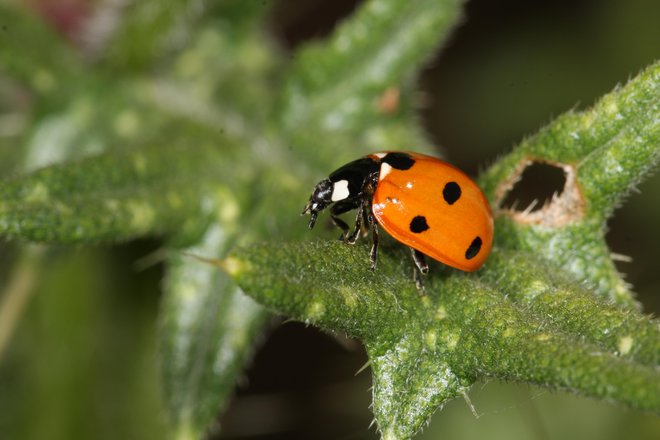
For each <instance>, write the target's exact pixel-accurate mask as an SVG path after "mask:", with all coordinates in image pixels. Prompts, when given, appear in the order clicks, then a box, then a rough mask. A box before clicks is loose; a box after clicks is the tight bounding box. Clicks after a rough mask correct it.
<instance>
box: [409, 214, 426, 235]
mask: <svg viewBox="0 0 660 440" xmlns="http://www.w3.org/2000/svg"><path fill="white" fill-rule="evenodd" d="M428 228H429V225H428V223H426V217H424V216H423V215H418V216H415V218H413V219H412V221H411V222H410V231H411V232H414V233H415V234H421V233H422V232H424V231H426V230H427V229H428Z"/></svg>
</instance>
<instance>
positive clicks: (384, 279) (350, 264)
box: [0, 0, 660, 439]
mask: <svg viewBox="0 0 660 440" xmlns="http://www.w3.org/2000/svg"><path fill="white" fill-rule="evenodd" d="M147 5H148V6H147ZM460 6H461V3H460V2H458V1H453V0H423V1H419V2H416V3H415V5H414V6H411V5H410V2H407V1H399V0H371V1H368V2H366V3H365V4H364V5H363V6H361V7H360V9H359V10H358V11H357V12H356V13H355V14H354V15H353V16H352V17H351V18H350V19H348V20H347V21H345V22H344V23H343V24H342V25H341V26H339V27H338V28H337V30H336V31H335V32H334V33H333V35H332V36H331V37H330V38H329V39H328V40H326V41H321V42H316V43H312V44H309V45H307V46H306V47H304V48H303V49H301V50H299V51H298V52H297V54H296V57H295V58H294V60H293V61H292V62H289V63H287V61H286V60H285V57H284V56H283V55H282V54H281V53H280V52H279V51H278V50H277V49H276V48H274V47H272V46H271V45H270V43H269V41H268V39H267V38H265V36H264V35H263V32H262V30H261V27H260V19H261V18H262V17H263V14H264V12H265V10H266V8H264V7H263V5H262V4H261V2H252V3H249V6H246V3H245V2H241V1H238V0H236V1H224V2H219V3H218V4H217V5H215V6H209V8H210V10H209V11H207V15H208V16H209V17H213V18H212V19H208V20H207V19H205V18H204V17H203V16H202V15H199V16H195V11H191V10H188V9H187V8H188V5H187V3H186V2H174V3H168V5H167V7H165V6H158V3H147V2H145V3H144V6H141V5H137V4H136V6H135V10H134V11H132V13H131V14H130V15H129V16H128V17H129V19H127V20H125V21H124V22H122V24H121V29H120V31H118V32H116V37H115V38H116V41H113V42H112V43H113V44H111V45H109V46H108V48H107V55H106V56H105V57H103V58H102V59H101V60H100V61H98V62H97V63H96V64H95V65H94V66H93V67H91V68H90V70H89V71H87V70H86V69H87V68H86V66H85V64H84V62H83V61H82V60H81V58H80V57H79V56H78V55H77V54H75V53H73V52H72V50H71V49H70V48H69V47H68V46H67V45H65V44H62V43H60V42H58V39H57V38H56V37H54V36H52V35H50V33H49V32H48V31H47V30H46V29H45V28H44V27H43V25H42V24H41V23H39V22H38V21H36V20H34V19H32V18H31V17H30V16H29V15H27V14H25V13H24V12H21V11H19V10H17V9H16V8H15V7H10V6H7V5H2V6H0V13H1V15H2V17H5V19H6V20H7V22H8V23H10V25H7V29H5V30H4V34H3V35H5V36H4V37H3V38H4V43H3V44H2V46H0V60H1V61H2V66H3V73H4V74H5V75H6V77H7V78H9V79H10V80H11V81H13V82H16V83H19V84H20V85H21V86H22V87H24V88H25V89H27V90H28V91H29V92H30V93H31V94H33V96H34V97H35V98H34V100H33V105H32V106H31V107H30V108H29V109H28V110H27V111H24V112H21V114H20V115H21V118H22V119H21V120H22V123H23V125H24V126H25V127H27V128H25V129H24V130H21V131H19V133H18V134H17V135H16V136H14V137H13V138H10V142H14V143H22V144H23V145H26V146H27V148H25V149H24V150H23V151H22V152H21V153H22V154H16V153H6V154H5V156H6V157H5V158H4V163H6V164H11V166H9V165H6V168H7V169H23V170H24V172H23V173H20V174H18V175H14V176H10V177H6V178H5V179H4V180H3V181H2V183H1V184H0V232H1V233H2V234H3V236H5V237H8V238H18V239H21V240H24V241H35V242H45V243H50V244H66V245H73V244H92V243H117V242H122V241H127V240H131V239H134V238H137V237H144V236H159V237H162V238H163V240H164V242H165V245H164V250H163V251H162V252H161V253H160V254H159V256H160V258H163V259H164V261H165V265H166V268H167V274H166V281H165V286H164V297H163V299H162V307H161V311H160V322H161V326H160V332H159V337H160V339H161V365H162V373H163V381H162V383H163V388H164V396H165V400H166V406H167V409H168V410H169V415H170V423H171V427H172V428H171V431H172V435H173V436H174V437H176V438H198V437H200V436H202V435H203V433H204V432H205V431H206V430H207V428H208V426H209V424H210V423H211V421H212V420H213V418H214V416H215V414H216V413H217V412H218V410H219V408H221V407H223V406H224V405H225V404H226V402H227V399H228V397H229V396H230V395H231V392H232V390H233V387H234V383H235V382H236V379H237V377H238V376H239V375H240V374H241V371H242V369H243V367H244V365H245V363H246V362H247V360H248V359H249V357H250V354H251V352H252V350H253V344H254V340H255V339H256V337H257V335H258V333H259V332H260V330H261V328H262V326H263V324H264V322H265V319H266V318H267V316H268V312H267V311H266V309H265V308H264V307H263V306H266V307H267V308H268V309H269V310H271V311H275V312H278V313H281V314H283V315H285V316H289V317H293V318H294V319H298V320H301V321H304V322H308V323H312V324H315V325H318V326H320V327H322V328H324V329H327V330H330V331H343V332H346V333H347V334H349V335H351V336H354V337H357V338H358V339H360V340H361V341H362V342H363V343H364V344H365V346H366V348H367V351H368V353H369V357H370V365H371V368H372V371H373V374H374V407H373V410H374V413H375V416H376V421H377V424H378V428H379V430H380V432H381V433H382V436H383V438H387V439H394V438H409V437H411V436H413V435H414V434H415V432H417V431H418V430H419V428H420V427H421V426H422V425H423V423H424V422H425V421H427V420H428V418H429V417H430V415H431V414H432V413H433V412H434V411H435V410H436V409H437V408H438V407H439V406H441V405H442V404H443V403H444V402H446V401H447V400H448V399H451V398H454V397H456V396H458V395H461V394H463V395H465V394H466V393H467V391H468V389H469V387H470V385H471V384H472V383H474V381H475V380H476V379H478V378H482V377H495V378H499V379H504V380H514V381H522V382H529V383H536V384H540V385H542V386H545V387H548V388H551V389H567V390H571V391H573V392H576V393H579V394H584V395H587V396H593V397H597V398H600V399H605V400H609V401H613V402H617V403H620V404H622V405H627V406H630V407H633V408H638V409H643V410H648V411H653V412H658V411H659V410H660V400H659V399H660V389H659V388H660V380H659V379H660V377H658V361H659V359H658V358H659V357H660V334H659V332H660V331H659V330H658V323H657V321H655V320H653V319H651V318H649V317H647V316H644V315H643V314H642V313H641V312H640V311H639V310H638V308H639V307H638V305H637V303H636V302H635V300H634V298H633V296H632V294H631V293H630V291H629V289H628V286H627V285H626V284H625V283H624V282H623V281H622V280H621V277H620V276H619V274H618V273H617V272H616V270H615V268H614V266H613V264H612V261H611V258H610V252H609V250H608V248H607V246H606V244H605V241H604V227H605V221H606V220H607V218H608V217H609V216H610V215H611V214H612V211H613V210H614V208H615V207H616V206H617V205H618V204H619V203H621V200H622V198H623V197H624V196H625V195H626V194H627V193H628V192H629V191H630V190H631V189H632V188H634V186H635V185H636V184H637V183H638V182H640V180H641V179H642V177H643V176H644V175H645V174H646V173H648V172H649V170H651V168H652V167H653V166H654V165H655V164H656V162H657V160H658V157H659V152H660V126H659V125H658V120H660V104H659V103H658V98H657V97H658V96H660V65H658V64H655V65H652V66H650V67H648V68H647V69H646V70H644V71H643V72H641V73H640V74H639V75H638V76H637V77H636V78H634V79H632V80H631V81H629V82H628V83H627V84H626V85H625V86H622V87H621V88H619V89H617V90H615V91H614V92H612V93H610V94H608V95H606V96H605V97H603V98H602V99H600V100H599V101H598V102H597V103H596V104H595V105H594V106H593V108H591V109H589V110H587V111H584V112H569V113H567V114H565V115H563V116H560V117H559V118H557V119H556V120H555V121H553V122H552V123H550V124H549V125H548V126H546V127H545V128H543V129H542V130H541V131H539V132H538V133H537V134H536V135H534V136H531V137H529V138H528V139H526V140H525V141H524V142H522V143H521V144H520V145H519V146H518V147H516V148H515V149H514V150H513V151H512V152H511V153H509V154H507V155H505V156H503V157H501V158H500V159H499V160H498V161H497V162H496V163H495V164H493V165H492V166H491V167H489V168H488V169H487V170H486V171H485V172H484V173H482V174H481V176H480V177H479V181H480V183H481V185H482V187H483V188H484V190H485V193H486V195H487V196H488V198H489V200H490V201H491V203H492V205H493V207H495V208H496V213H497V223H496V234H497V235H496V247H495V248H494V250H493V254H492V256H491V258H490V260H489V262H488V263H487V265H486V267H485V268H484V269H483V270H481V271H480V272H479V273H477V274H473V275H465V274H460V273H457V272H455V271H450V270H445V271H434V272H433V274H432V275H431V276H430V277H429V279H428V281H427V291H428V295H427V296H425V297H420V296H419V295H418V293H417V291H416V290H415V288H414V285H413V283H412V282H411V279H410V272H411V267H410V264H409V262H408V260H407V258H402V256H401V253H400V252H399V251H397V250H394V249H387V250H386V251H384V252H382V253H381V258H380V262H379V268H378V271H377V272H375V273H371V272H369V271H368V270H366V267H367V264H366V255H367V250H366V248H365V247H364V246H356V247H354V248H353V247H347V246H343V245H341V244H339V243H336V242H331V241H325V240H322V241H310V240H309V239H308V237H309V236H305V240H302V239H301V237H302V236H303V235H302V234H303V233H304V232H306V231H305V229H304V228H301V227H300V222H299V218H298V216H297V213H298V212H299V211H300V209H301V207H302V204H304V201H305V200H306V197H307V195H308V191H309V189H310V188H311V184H313V183H314V182H316V181H317V180H318V177H319V176H323V175H325V174H327V172H328V171H330V170H331V169H333V166H332V165H331V164H334V165H339V164H341V163H344V162H346V161H348V160H351V159H354V158H355V157H357V156H359V155H361V154H364V153H366V152H369V151H373V150H376V149H383V145H391V146H396V145H406V146H415V147H416V148H417V149H419V151H425V152H428V151H430V146H429V142H428V141H427V140H426V138H425V136H424V134H423V132H422V130H421V129H420V127H419V124H418V122H417V120H416V116H415V101H414V91H415V79H416V75H417V73H418V71H419V69H420V68H421V66H423V64H424V62H425V61H426V60H427V59H428V58H429V57H430V55H431V54H432V53H433V51H434V50H435V49H436V48H437V47H438V45H439V44H440V43H442V41H444V39H445V38H446V36H447V35H448V33H449V31H450V30H451V27H452V26H453V25H454V24H455V22H456V20H457V19H458V17H459V9H460ZM141 8H145V10H142V9H141ZM147 9H148V11H149V13H148V14H147V13H146V12H145V11H146V10H147ZM154 14H155V15H154ZM186 14H188V16H189V17H190V18H189V22H187V23H185V25H186V26H189V28H192V27H193V26H197V27H198V28H199V29H198V30H197V31H196V32H194V33H191V34H190V35H191V36H192V39H191V41H190V44H189V45H188V46H186V47H185V49H184V48H182V47H180V46H177V41H179V40H177V39H176V38H173V37H172V35H167V34H166V33H165V32H164V31H165V30H169V31H172V32H173V31H174V30H176V28H177V25H180V23H179V20H180V17H181V16H182V15H186ZM145 17H148V19H147V18H145ZM154 17H156V18H154ZM217 17H221V18H217ZM137 34H139V35H140V38H139V43H140V44H131V42H132V41H133V38H134V35H137ZM8 36H9V37H10V38H11V41H18V40H20V41H27V42H28V44H30V45H33V46H30V47H28V48H26V47H23V46H21V47H19V46H17V45H14V44H7V42H8V41H10V40H9V39H8V38H9V37H8ZM27 36H31V37H32V38H28V37H27ZM44 47H48V50H44V49H43V48H44ZM163 54H165V55H163ZM218 54H223V56H222V57H219V56H218ZM92 55H93V51H92V52H90V56H92ZM225 57H226V58H225ZM227 58H231V59H232V60H233V62H232V63H227V62H226V59H227ZM63 60H66V61H65V62H64V61H63ZM154 65H158V66H166V68H162V69H161V71H160V72H161V73H158V74H153V73H152V71H151V66H154ZM83 72H84V74H83ZM80 78H82V80H81V79H80ZM246 85H248V86H246ZM108 90H112V93H108ZM273 90H275V91H276V93H273ZM387 90H397V91H399V93H400V96H401V97H400V103H399V107H398V108H397V109H396V111H394V112H388V111H383V109H382V107H379V105H378V102H379V99H380V98H381V97H382V96H383V93H385V92H386V91H387ZM49 155H50V156H49ZM46 156H47V157H48V160H49V161H50V162H58V163H56V164H53V165H50V166H47V167H45V168H41V166H42V165H43V164H44V160H43V159H42V158H43V157H46ZM535 161H536V162H546V163H550V164H552V165H553V166H556V167H560V168H562V169H563V170H564V171H565V175H566V185H565V187H564V189H563V191H562V194H561V196H560V197H559V198H558V199H556V200H554V201H553V202H552V203H551V204H550V205H548V206H547V207H546V208H544V209H542V210H540V211H537V212H535V213H531V214H530V213H524V212H523V213H520V212H513V211H506V210H503V209H500V207H501V203H502V200H503V199H504V197H505V196H506V194H507V191H508V190H509V189H510V187H511V186H512V185H513V182H514V181H515V179H516V178H517V177H518V176H520V174H521V173H522V171H523V169H524V168H525V167H526V166H527V165H529V164H530V163H532V162H535ZM292 164H295V165H292ZM301 201H302V203H301ZM275 237H277V238H275ZM19 252H20V253H21V256H20V257H19V258H18V259H17V261H18V262H17V263H16V265H17V268H16V272H15V273H16V275H15V276H14V280H20V279H21V277H24V276H25V274H26V273H32V272H34V271H38V268H39V266H40V265H41V264H44V263H43V262H44V261H45V259H44V256H43V250H37V251H35V250H33V248H25V249H23V248H22V247H21V249H20V251H19ZM191 255H193V256H201V257H205V258H210V259H214V263H217V264H215V265H214V264H207V263H206V262H203V261H200V260H199V259H198V258H195V257H193V256H191ZM216 265H219V266H222V267H223V268H224V270H219V269H218V267H216ZM10 285H11V286H14V285H15V284H10ZM8 291H9V292H10V293H11V292H15V291H19V292H20V291H22V292H24V291H25V288H22V289H14V288H12V289H8ZM246 294H247V295H246ZM6 295H9V294H6ZM255 300H256V302H255ZM260 304H261V305H260Z"/></svg>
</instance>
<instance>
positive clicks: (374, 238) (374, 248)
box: [367, 209, 378, 270]
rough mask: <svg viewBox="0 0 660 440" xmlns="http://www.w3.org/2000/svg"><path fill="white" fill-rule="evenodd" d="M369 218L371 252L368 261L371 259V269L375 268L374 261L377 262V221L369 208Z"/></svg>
mask: <svg viewBox="0 0 660 440" xmlns="http://www.w3.org/2000/svg"><path fill="white" fill-rule="evenodd" d="M367 218H368V220H369V226H370V227H371V253H370V254H369V261H371V267H370V268H371V270H376V263H377V262H378V223H376V220H375V219H374V216H373V214H371V209H369V214H368V215H367Z"/></svg>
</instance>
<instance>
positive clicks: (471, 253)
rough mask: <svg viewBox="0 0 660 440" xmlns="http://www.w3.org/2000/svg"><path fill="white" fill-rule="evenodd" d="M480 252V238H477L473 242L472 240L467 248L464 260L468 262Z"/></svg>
mask: <svg viewBox="0 0 660 440" xmlns="http://www.w3.org/2000/svg"><path fill="white" fill-rule="evenodd" d="M480 250H481V237H479V236H477V238H475V239H474V240H472V243H470V247H469V248H467V250H466V251H465V258H467V259H468V260H471V259H473V258H474V257H476V256H477V254H478V253H479V251H480Z"/></svg>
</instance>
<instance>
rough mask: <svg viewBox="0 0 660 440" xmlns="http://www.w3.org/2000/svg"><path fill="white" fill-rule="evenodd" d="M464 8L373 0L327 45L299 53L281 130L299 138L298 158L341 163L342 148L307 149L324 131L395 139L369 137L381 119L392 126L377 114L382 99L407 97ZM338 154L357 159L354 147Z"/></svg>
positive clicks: (452, 2) (435, 0)
mask: <svg viewBox="0 0 660 440" xmlns="http://www.w3.org/2000/svg"><path fill="white" fill-rule="evenodd" d="M460 5H461V2H460V1H459V0H422V1H417V2H415V3H414V4H413V3H411V2H409V1H405V0H396V1H393V0H370V1H367V2H365V4H364V5H363V6H361V8H360V9H359V10H358V12H356V13H355V14H354V15H353V16H352V17H351V18H350V19H349V20H346V21H345V22H344V23H343V24H342V25H340V26H339V27H338V28H337V30H336V31H335V32H334V33H333V35H332V37H331V38H330V39H328V41H324V42H322V43H312V44H309V45H308V46H306V47H305V48H303V49H301V50H300V51H299V52H298V54H297V56H296V60H295V62H294V65H293V66H292V68H291V71H290V72H289V74H288V78H287V81H286V90H285V94H284V95H283V99H284V100H285V103H284V108H283V111H282V113H281V120H282V124H283V126H284V128H285V129H286V130H287V131H288V132H289V133H290V135H291V136H292V138H293V139H295V140H296V143H295V144H294V145H295V146H296V148H297V151H298V152H299V154H300V155H301V156H303V157H306V158H308V159H309V160H314V161H318V160H319V157H320V156H322V158H323V160H322V161H319V162H316V163H324V164H327V163H329V162H330V160H332V159H336V154H335V151H337V150H338V149H324V150H321V151H313V154H310V153H309V152H308V151H307V150H308V149H307V146H308V145H309V144H310V143H312V142H317V141H318V140H319V136H318V133H319V132H327V133H331V134H332V136H333V137H337V136H339V137H341V134H342V133H346V134H348V133H350V137H349V138H348V139H350V142H351V143H352V144H353V145H359V144H360V143H361V142H358V141H357V139H360V140H362V139H366V140H367V142H366V143H367V145H370V146H373V145H374V144H376V143H377V142H378V141H382V142H387V143H389V142H392V141H393V140H398V139H397V137H395V138H394V139H388V137H387V136H383V135H382V134H381V133H380V131H381V130H382V128H380V129H379V128H378V127H377V128H375V132H368V133H365V132H364V131H365V128H370V127H371V126H374V125H378V123H377V122H376V121H380V124H384V123H385V122H389V121H387V119H386V118H383V117H382V116H381V115H380V114H379V109H378V98H379V97H380V96H381V95H382V94H383V93H384V92H386V91H387V90H388V89H389V88H391V87H394V88H395V89H396V90H403V91H405V92H406V94H407V96H409V95H410V92H411V90H412V89H411V88H410V86H409V84H410V81H411V80H412V79H413V77H414V75H415V74H416V73H417V72H418V71H419V69H420V68H421V66H422V63H423V62H425V61H427V60H428V58H429V57H430V55H431V54H432V53H433V52H434V49H436V48H437V46H438V45H439V44H440V43H441V42H442V41H444V40H445V39H446V37H447V34H448V33H449V31H450V30H451V28H452V27H453V26H454V25H455V23H456V22H457V19H458V16H459V7H460ZM409 116H410V115H409ZM375 120H376V121H375ZM407 122H410V119H407ZM356 136H357V138H356ZM415 138H419V136H415ZM411 140H412V139H407V140H406V141H407V142H411ZM301 147H302V148H301ZM382 147H383V144H382V143H381V146H380V148H382ZM405 147H406V148H410V147H413V148H414V147H415V145H414V144H409V145H406V146H405ZM358 148H360V147H358ZM340 149H341V150H344V151H345V152H346V154H347V156H346V158H348V157H349V156H348V153H349V151H350V154H352V155H353V156H355V155H356V152H355V147H354V148H351V149H347V148H346V147H343V148H340Z"/></svg>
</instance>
